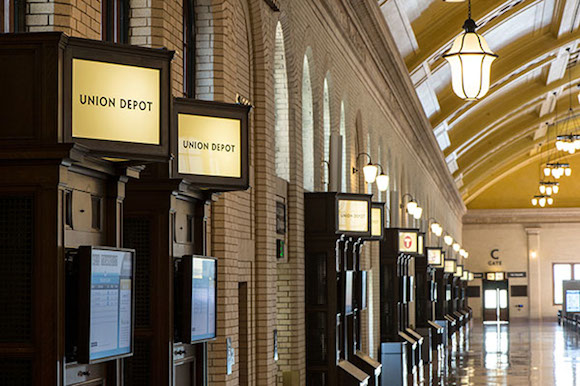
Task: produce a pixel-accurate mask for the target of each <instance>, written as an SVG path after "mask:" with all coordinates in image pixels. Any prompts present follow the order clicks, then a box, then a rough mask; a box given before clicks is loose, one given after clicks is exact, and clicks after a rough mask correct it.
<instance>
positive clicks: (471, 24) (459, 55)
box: [443, 4, 498, 100]
mask: <svg viewBox="0 0 580 386" xmlns="http://www.w3.org/2000/svg"><path fill="white" fill-rule="evenodd" d="M476 28H477V24H476V23H475V21H474V20H473V19H472V18H471V4H470V11H469V18H468V19H467V20H466V21H465V24H464V25H463V29H465V32H464V33H463V34H461V35H460V36H459V37H458V38H457V39H455V41H454V42H453V45H452V46H451V49H450V50H449V51H447V53H446V54H445V55H443V57H444V58H445V60H447V62H449V65H450V66H451V83H452V86H453V91H454V92H455V94H457V96H458V97H460V98H461V99H465V100H478V99H481V98H483V97H484V96H485V94H487V92H488V91H489V85H490V78H491V64H492V63H493V61H494V60H495V59H497V57H498V56H497V55H496V54H494V53H493V52H492V51H491V50H490V48H489V46H488V45H487V42H486V41H485V39H484V38H483V36H481V35H479V34H478V33H477V32H475V29H476Z"/></svg>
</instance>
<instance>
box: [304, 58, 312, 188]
mask: <svg viewBox="0 0 580 386" xmlns="http://www.w3.org/2000/svg"><path fill="white" fill-rule="evenodd" d="M302 159H303V162H304V164H303V167H304V189H305V190H308V191H311V192H312V191H314V109H313V105H312V82H311V79H310V66H309V62H308V56H306V55H304V64H303V68H302Z"/></svg>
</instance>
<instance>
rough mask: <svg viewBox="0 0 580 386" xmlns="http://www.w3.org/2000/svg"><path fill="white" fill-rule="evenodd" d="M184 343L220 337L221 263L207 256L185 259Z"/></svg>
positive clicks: (183, 289) (182, 295)
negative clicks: (218, 288)
mask: <svg viewBox="0 0 580 386" xmlns="http://www.w3.org/2000/svg"><path fill="white" fill-rule="evenodd" d="M182 269H183V276H182V282H181V283H182V286H181V287H182V293H181V298H182V302H183V305H182V310H183V312H182V323H181V334H182V339H183V342H186V343H195V342H201V341H207V340H210V339H215V337H216V317H217V309H216V304H217V303H216V301H217V260H216V259H215V258H212V257H207V256H184V257H183V259H182Z"/></svg>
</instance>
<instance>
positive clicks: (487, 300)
mask: <svg viewBox="0 0 580 386" xmlns="http://www.w3.org/2000/svg"><path fill="white" fill-rule="evenodd" d="M508 288H509V287H508V281H507V280H500V281H491V280H483V322H484V323H485V322H493V323H508V322H509V292H508Z"/></svg>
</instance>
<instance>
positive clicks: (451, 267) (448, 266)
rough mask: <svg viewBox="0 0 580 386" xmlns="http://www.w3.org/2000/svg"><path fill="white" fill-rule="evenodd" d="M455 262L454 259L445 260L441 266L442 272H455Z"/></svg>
mask: <svg viewBox="0 0 580 386" xmlns="http://www.w3.org/2000/svg"><path fill="white" fill-rule="evenodd" d="M456 264H457V262H456V261H455V260H445V266H444V267H443V272H445V273H455V266H456Z"/></svg>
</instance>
